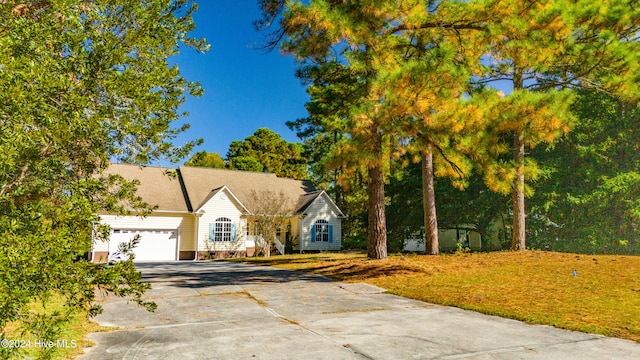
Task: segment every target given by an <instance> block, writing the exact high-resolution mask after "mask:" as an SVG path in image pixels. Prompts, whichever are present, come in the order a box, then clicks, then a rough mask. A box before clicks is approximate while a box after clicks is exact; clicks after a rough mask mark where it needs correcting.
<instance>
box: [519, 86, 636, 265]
mask: <svg viewBox="0 0 640 360" xmlns="http://www.w3.org/2000/svg"><path fill="white" fill-rule="evenodd" d="M573 110H574V111H575V113H576V115H577V119H578V120H577V122H576V125H575V128H574V130H573V131H572V132H571V133H569V134H568V135H567V136H565V138H564V139H563V140H562V141H561V142H559V143H558V144H557V145H556V146H555V147H553V148H548V149H538V150H536V151H535V152H534V153H533V156H534V157H535V158H536V159H538V160H539V161H540V162H541V163H543V164H544V165H545V166H547V167H548V168H549V169H551V171H552V173H551V176H549V177H547V178H545V179H543V180H542V181H541V182H540V183H539V184H538V187H539V189H540V190H539V191H538V193H537V194H536V195H535V196H534V197H533V198H532V200H531V211H532V213H533V214H535V216H534V220H536V219H537V221H536V222H534V223H533V224H532V225H533V226H532V230H531V233H532V234H535V236H533V237H532V245H533V246H535V247H538V248H551V249H554V250H559V251H574V252H588V253H638V252H639V251H640V247H639V245H638V243H639V242H640V238H639V236H638V226H639V225H640V213H639V212H638V210H639V209H640V208H639V205H640V202H639V200H638V199H640V145H639V144H638V142H637V141H636V140H635V139H637V138H639V137H640V130H639V128H638V119H640V111H639V110H638V108H637V107H636V106H635V104H629V103H625V102H623V101H620V100H617V99H616V98H614V97H612V96H609V95H605V94H602V93H598V92H595V91H589V90H582V91H580V92H579V96H578V100H577V101H576V103H575V104H574V106H573Z"/></svg>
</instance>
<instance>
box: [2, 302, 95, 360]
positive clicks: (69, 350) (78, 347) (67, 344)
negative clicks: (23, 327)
mask: <svg viewBox="0 0 640 360" xmlns="http://www.w3.org/2000/svg"><path fill="white" fill-rule="evenodd" d="M63 307H64V304H63V302H62V299H61V297H59V296H55V295H54V296H52V297H51V299H50V300H49V302H48V303H47V306H46V307H42V305H35V304H34V305H32V306H31V310H32V311H33V312H34V313H39V314H43V313H45V314H53V313H55V311H56V310H62V309H63ZM19 328H20V327H19V324H17V323H9V324H8V326H7V327H6V329H4V330H5V334H6V338H7V339H11V340H12V341H13V340H18V341H19V343H18V346H19V347H20V348H21V349H22V352H21V356H20V357H16V358H21V359H22V358H24V359H28V358H32V359H71V358H74V357H76V356H78V355H80V354H82V353H83V348H85V347H90V346H93V342H92V341H90V340H89V339H87V338H86V336H87V335H88V334H89V333H91V332H96V331H102V330H103V329H102V328H101V327H100V326H99V325H98V324H96V323H94V322H92V321H90V320H88V319H87V313H86V312H77V313H75V314H74V316H73V317H72V319H71V321H69V322H68V323H66V324H65V327H64V328H61V329H59V334H58V335H57V336H56V341H53V342H52V343H47V342H45V341H44V340H42V339H39V338H38V336H36V335H33V334H30V333H22V332H21V331H20V330H19ZM105 329H106V328H105ZM16 356H18V355H16Z"/></svg>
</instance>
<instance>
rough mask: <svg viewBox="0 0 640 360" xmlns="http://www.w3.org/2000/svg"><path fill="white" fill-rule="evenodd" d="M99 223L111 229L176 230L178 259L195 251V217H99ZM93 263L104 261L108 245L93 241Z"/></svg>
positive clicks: (162, 215) (174, 215)
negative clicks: (178, 248) (101, 258)
mask: <svg viewBox="0 0 640 360" xmlns="http://www.w3.org/2000/svg"><path fill="white" fill-rule="evenodd" d="M100 222H101V223H103V224H106V225H109V226H111V228H112V229H139V230H176V229H178V242H179V247H180V250H179V251H180V253H179V259H183V258H184V257H185V254H188V253H191V254H193V251H194V250H195V241H194V239H195V217H194V216H193V215H192V214H185V213H152V214H151V215H149V216H147V217H144V218H143V217H140V216H117V215H100ZM93 253H94V261H100V257H104V258H105V259H106V257H107V255H108V253H109V243H108V242H106V241H100V240H94V242H93Z"/></svg>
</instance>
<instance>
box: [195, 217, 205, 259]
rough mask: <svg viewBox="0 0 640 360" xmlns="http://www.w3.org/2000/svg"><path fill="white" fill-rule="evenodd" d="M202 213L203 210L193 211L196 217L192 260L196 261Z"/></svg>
mask: <svg viewBox="0 0 640 360" xmlns="http://www.w3.org/2000/svg"><path fill="white" fill-rule="evenodd" d="M202 215H204V211H202V210H199V211H196V212H195V213H193V216H195V217H196V251H195V255H193V261H198V250H200V218H201V217H202Z"/></svg>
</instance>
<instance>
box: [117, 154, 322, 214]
mask: <svg viewBox="0 0 640 360" xmlns="http://www.w3.org/2000/svg"><path fill="white" fill-rule="evenodd" d="M106 172H107V173H112V174H118V175H121V176H122V177H124V178H125V179H138V180H139V181H140V185H138V195H139V196H140V197H141V198H142V199H143V200H144V201H145V202H147V203H149V204H151V205H158V210H165V211H196V210H198V209H199V208H200V207H201V206H202V205H204V203H205V202H206V201H208V200H209V199H211V197H212V195H214V194H215V192H217V191H220V189H221V188H222V187H223V186H225V185H226V186H227V187H228V188H229V189H230V190H231V191H232V192H233V194H234V195H235V196H237V197H238V199H239V200H240V201H241V202H242V204H243V205H244V206H246V207H247V209H248V210H249V211H253V209H252V208H253V207H254V205H255V204H254V202H253V200H254V199H253V196H252V192H253V191H255V192H261V191H264V190H267V191H273V192H275V193H276V194H279V193H280V192H282V193H283V194H284V195H285V197H286V198H287V201H288V202H289V203H290V204H291V205H292V206H293V208H292V209H291V211H292V212H301V211H304V209H305V208H306V207H307V206H308V205H309V204H310V203H311V202H312V201H313V200H314V199H315V198H316V197H317V196H318V195H319V194H320V193H321V192H320V191H316V189H315V188H314V187H313V185H312V184H311V182H309V181H300V180H294V179H288V178H279V177H277V176H276V175H275V174H271V173H259V172H248V171H236V170H226V169H210V168H200V167H190V166H180V167H179V168H178V169H177V170H176V169H171V168H162V167H151V166H147V167H141V166H137V165H124V164H111V166H110V167H109V168H108V169H107V171H106ZM167 173H174V174H177V175H179V176H169V175H167Z"/></svg>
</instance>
